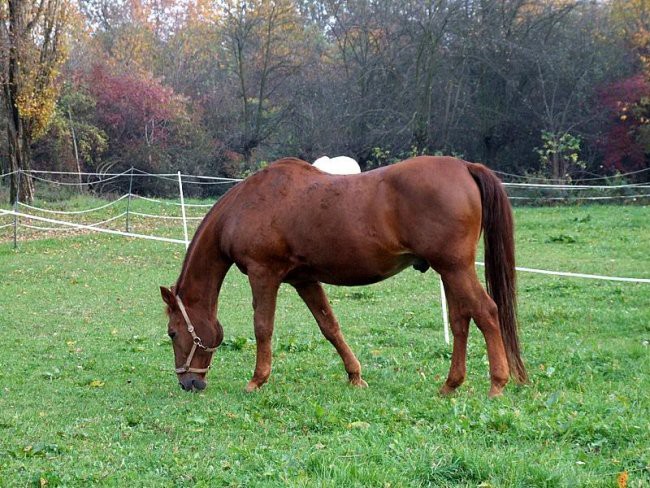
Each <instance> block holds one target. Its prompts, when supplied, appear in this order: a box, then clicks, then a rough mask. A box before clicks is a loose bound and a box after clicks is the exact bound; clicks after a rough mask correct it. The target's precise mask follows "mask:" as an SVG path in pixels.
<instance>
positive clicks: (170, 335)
mask: <svg viewBox="0 0 650 488" xmlns="http://www.w3.org/2000/svg"><path fill="white" fill-rule="evenodd" d="M167 335H168V336H169V338H170V339H171V340H174V337H176V332H173V331H172V332H167Z"/></svg>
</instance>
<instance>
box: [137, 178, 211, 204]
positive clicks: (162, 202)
mask: <svg viewBox="0 0 650 488" xmlns="http://www.w3.org/2000/svg"><path fill="white" fill-rule="evenodd" d="M176 181H177V182H178V180H176ZM131 196H132V197H134V198H139V199H141V200H145V201H147V202H153V203H160V204H162V205H176V206H178V207H180V205H181V204H180V203H179V202H168V201H165V200H156V199H155V198H149V197H143V196H140V195H137V194H135V193H133V194H132V195H131ZM185 206H186V207H202V208H208V207H213V206H214V203H186V204H185Z"/></svg>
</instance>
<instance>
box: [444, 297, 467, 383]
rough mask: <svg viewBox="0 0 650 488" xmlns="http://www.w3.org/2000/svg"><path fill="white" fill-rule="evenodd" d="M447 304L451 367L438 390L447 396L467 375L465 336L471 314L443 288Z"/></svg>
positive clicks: (460, 301)
mask: <svg viewBox="0 0 650 488" xmlns="http://www.w3.org/2000/svg"><path fill="white" fill-rule="evenodd" d="M445 293H446V295H447V303H448V304H449V325H450V327H451V333H452V335H453V336H454V344H453V350H452V353H451V366H450V368H449V375H448V376H447V381H445V383H444V384H443V385H442V388H440V394H442V395H449V394H451V393H453V392H454V391H456V388H458V387H459V386H460V385H462V384H463V382H464V381H465V375H466V373H467V363H466V360H467V336H468V334H469V321H470V319H471V313H470V311H469V309H468V308H467V307H464V306H463V302H462V300H460V299H457V298H456V297H455V296H454V295H453V294H452V292H451V290H450V289H449V287H448V286H445Z"/></svg>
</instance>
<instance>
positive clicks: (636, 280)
mask: <svg viewBox="0 0 650 488" xmlns="http://www.w3.org/2000/svg"><path fill="white" fill-rule="evenodd" d="M475 264H476V265H477V266H485V263H481V262H479V261H477V262H476V263H475ZM515 269H516V270H517V271H524V272H526V273H537V274H544V275H553V276H567V277H570V278H587V279H591V280H605V281H625V282H628V283H650V278H623V277H619V276H604V275H595V274H585V273H571V272H568V271H549V270H547V269H537V268H524V267H521V266H516V267H515Z"/></svg>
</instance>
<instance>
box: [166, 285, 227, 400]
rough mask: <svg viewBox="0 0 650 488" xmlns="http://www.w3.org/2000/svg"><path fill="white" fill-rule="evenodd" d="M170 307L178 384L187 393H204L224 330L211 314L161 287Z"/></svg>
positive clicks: (169, 326) (170, 328) (173, 291)
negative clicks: (184, 301)
mask: <svg viewBox="0 0 650 488" xmlns="http://www.w3.org/2000/svg"><path fill="white" fill-rule="evenodd" d="M160 294H161V295H162V299H163V301H164V302H165V303H166V304H167V316H168V317H169V324H168V325H167V333H168V334H169V337H170V338H171V340H172V345H173V347H174V357H175V364H176V374H177V375H178V383H179V384H180V385H181V388H183V389H184V390H186V391H194V390H203V389H204V388H205V387H206V386H207V382H206V379H205V376H206V373H207V372H208V369H209V368H210V363H211V362H212V356H213V354H214V351H215V350H216V348H217V347H218V346H219V344H221V341H222V340H223V329H222V328H221V324H219V322H218V320H217V319H216V318H215V317H214V316H213V314H211V313H210V312H209V311H208V310H201V308H200V307H198V306H196V304H193V303H191V302H190V303H189V304H188V303H183V301H181V299H180V298H179V297H178V296H177V295H176V293H175V290H174V288H173V287H172V288H171V289H169V288H165V287H164V286H161V287H160Z"/></svg>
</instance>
